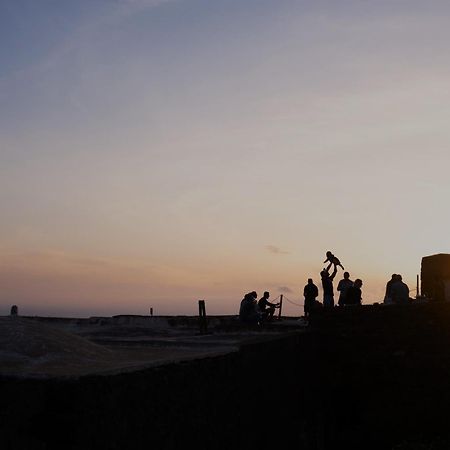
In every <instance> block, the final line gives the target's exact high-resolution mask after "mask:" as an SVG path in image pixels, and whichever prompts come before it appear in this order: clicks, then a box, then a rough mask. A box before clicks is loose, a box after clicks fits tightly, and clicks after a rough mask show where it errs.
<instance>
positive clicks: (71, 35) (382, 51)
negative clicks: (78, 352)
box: [0, 0, 450, 316]
mask: <svg viewBox="0 0 450 450" xmlns="http://www.w3.org/2000/svg"><path fill="white" fill-rule="evenodd" d="M449 17H450V5H449V4H448V3H447V2H443V1H433V0H431V1H430V2H419V1H408V2H407V1H401V0H399V1H384V0H381V1H376V2H366V1H356V0H354V1H346V0H344V1H340V2H336V1H331V0H329V1H322V2H307V1H300V0H299V1H294V0H271V1H269V0H229V1H228V0H227V1H223V0H216V1H210V0H166V1H164V0H159V1H158V0H134V1H133V0H90V1H84V0H80V1H73V2H53V1H47V0H42V1H39V2H36V1H32V0H3V1H2V2H1V3H0V24H1V27H0V37H1V44H0V49H1V50H0V58H1V60H0V61H1V65H0V173H1V176H0V188H1V189H0V198H1V206H2V220H1V224H0V230H1V234H0V246H1V252H0V314H8V313H9V309H10V307H11V305H12V304H17V305H19V310H20V313H21V314H24V315H33V314H39V315H65V316H92V315H114V314H148V311H149V308H150V307H153V309H154V312H155V314H195V313H196V312H197V300H199V299H205V300H206V308H207V312H208V313H209V314H237V312H238V309H239V302H240V300H241V299H242V296H243V295H244V294H245V293H246V292H248V291H252V290H256V291H257V292H258V294H262V292H263V291H265V290H268V291H270V292H271V296H272V298H275V297H277V296H278V295H280V294H283V295H284V296H285V297H286V298H287V299H289V300H290V301H292V303H290V302H289V301H287V302H285V304H284V305H283V313H284V314H290V315H298V316H299V315H301V314H302V313H303V308H302V307H300V306H297V305H296V304H302V303H303V297H302V292H303V286H304V285H305V284H306V281H307V278H309V277H311V278H313V280H314V281H315V282H316V284H317V285H318V286H320V277H319V272H320V270H321V269H322V268H323V267H324V264H323V260H324V259H325V252H326V251H327V250H331V251H333V252H334V253H335V254H336V255H338V256H339V258H340V259H341V261H342V263H343V265H344V266H345V268H346V270H348V271H349V272H350V274H351V278H352V279H355V278H361V279H362V280H363V281H364V285H363V289H362V290H363V303H373V302H376V301H381V300H382V298H383V295H384V289H385V284H386V282H387V280H388V279H389V278H390V277H391V274H392V273H400V274H402V275H403V279H404V281H405V282H406V283H407V284H408V285H409V287H410V289H411V290H412V291H411V296H415V291H413V289H414V288H415V287H416V275H417V274H419V273H420V262H421V258H422V256H426V255H430V254H434V253H441V252H444V253H449V252H450V244H449V237H448V236H449V230H450V215H449V213H448V211H447V203H448V202H447V200H448V195H449V192H450V178H449V176H448V168H449V163H450V150H449V144H450V127H449V126H448V117H449V113H450V88H449V83H448V79H449V75H450V59H449V52H448V49H447V47H448V42H449V40H450V27H449ZM341 275H342V271H340V272H339V273H338V275H337V280H338V279H340V278H341Z"/></svg>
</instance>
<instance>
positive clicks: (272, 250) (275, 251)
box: [266, 245, 290, 255]
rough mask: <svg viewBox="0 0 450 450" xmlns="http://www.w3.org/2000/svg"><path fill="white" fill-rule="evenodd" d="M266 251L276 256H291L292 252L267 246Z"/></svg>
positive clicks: (274, 246)
mask: <svg viewBox="0 0 450 450" xmlns="http://www.w3.org/2000/svg"><path fill="white" fill-rule="evenodd" d="M266 249H267V250H268V251H269V252H270V253H273V254H274V255H289V253H290V252H288V251H286V250H282V249H281V248H280V247H277V246H276V245H266Z"/></svg>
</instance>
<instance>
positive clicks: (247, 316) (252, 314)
mask: <svg viewBox="0 0 450 450" xmlns="http://www.w3.org/2000/svg"><path fill="white" fill-rule="evenodd" d="M257 297H258V294H257V293H256V292H255V291H252V292H249V293H247V294H245V296H244V298H243V299H242V301H241V305H240V308H239V319H240V321H241V322H243V323H245V324H247V325H258V324H259V322H260V320H261V313H260V312H259V309H258V307H257V303H256V299H257Z"/></svg>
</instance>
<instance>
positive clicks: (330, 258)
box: [324, 250, 344, 270]
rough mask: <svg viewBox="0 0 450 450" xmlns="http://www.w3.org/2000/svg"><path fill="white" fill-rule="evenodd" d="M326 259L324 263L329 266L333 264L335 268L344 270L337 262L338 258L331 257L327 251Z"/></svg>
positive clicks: (331, 254)
mask: <svg viewBox="0 0 450 450" xmlns="http://www.w3.org/2000/svg"><path fill="white" fill-rule="evenodd" d="M326 255H327V259H326V260H325V261H324V263H326V262H329V263H330V264H334V265H335V266H336V267H341V268H342V270H344V266H343V265H342V264H341V262H340V261H339V258H337V257H336V256H334V255H333V253H331V252H330V251H329V250H328V251H327V253H326Z"/></svg>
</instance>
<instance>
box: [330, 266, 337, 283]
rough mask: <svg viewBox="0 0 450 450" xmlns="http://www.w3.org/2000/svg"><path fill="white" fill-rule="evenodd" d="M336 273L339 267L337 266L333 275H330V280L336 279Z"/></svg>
mask: <svg viewBox="0 0 450 450" xmlns="http://www.w3.org/2000/svg"><path fill="white" fill-rule="evenodd" d="M336 273H337V266H336V265H335V266H334V270H333V273H332V274H331V275H330V279H331V280H333V279H334V277H335V276H336Z"/></svg>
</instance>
